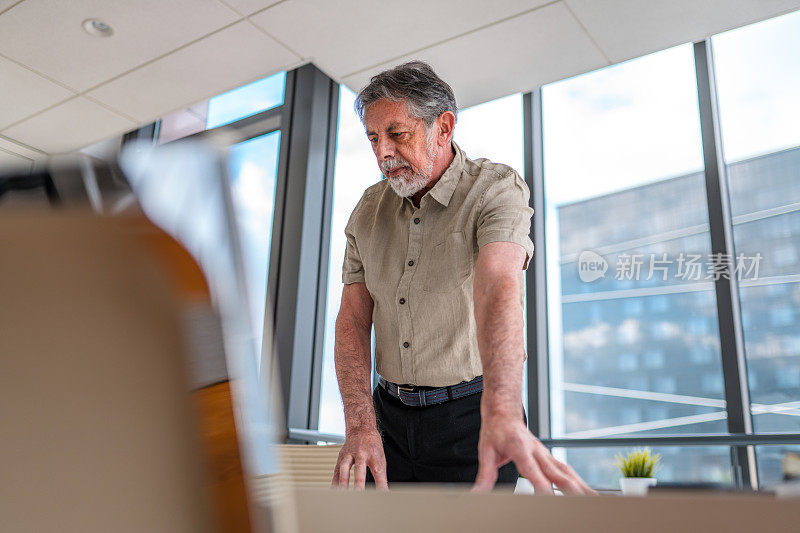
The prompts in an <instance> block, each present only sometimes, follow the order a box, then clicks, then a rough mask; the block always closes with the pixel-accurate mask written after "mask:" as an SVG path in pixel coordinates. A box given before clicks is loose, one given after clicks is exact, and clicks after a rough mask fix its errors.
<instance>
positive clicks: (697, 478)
mask: <svg viewBox="0 0 800 533" xmlns="http://www.w3.org/2000/svg"><path fill="white" fill-rule="evenodd" d="M633 449H636V448H622V447H620V448H554V449H553V455H555V456H556V457H558V458H560V459H562V460H564V461H566V462H567V463H569V464H570V465H571V466H572V467H573V468H574V469H575V471H576V472H577V473H578V474H579V475H580V476H581V477H582V478H583V479H584V480H585V481H586V483H588V484H589V486H591V487H593V488H596V489H613V490H618V489H619V478H620V477H621V475H620V471H619V468H617V466H616V459H615V457H616V455H617V454H622V455H625V454H626V453H627V452H628V451H630V450H633ZM650 450H651V451H652V452H653V453H658V454H661V462H660V467H659V469H658V471H657V472H656V474H655V478H656V479H658V482H659V483H720V484H724V485H733V484H734V480H735V479H736V478H735V476H734V475H733V470H732V467H731V454H730V451H729V448H727V447H725V446H685V447H684V446H663V447H661V446H655V447H653V446H651V447H650Z"/></svg>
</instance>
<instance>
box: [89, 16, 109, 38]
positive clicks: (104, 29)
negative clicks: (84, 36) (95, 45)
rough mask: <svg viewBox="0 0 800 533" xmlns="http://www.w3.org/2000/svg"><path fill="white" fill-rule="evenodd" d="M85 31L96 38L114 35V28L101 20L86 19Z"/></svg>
mask: <svg viewBox="0 0 800 533" xmlns="http://www.w3.org/2000/svg"><path fill="white" fill-rule="evenodd" d="M83 29H84V30H86V33H88V34H89V35H94V36H95V37H111V36H112V35H114V28H112V27H111V26H109V25H108V24H106V23H105V22H103V21H102V20H100V19H86V20H84V21H83Z"/></svg>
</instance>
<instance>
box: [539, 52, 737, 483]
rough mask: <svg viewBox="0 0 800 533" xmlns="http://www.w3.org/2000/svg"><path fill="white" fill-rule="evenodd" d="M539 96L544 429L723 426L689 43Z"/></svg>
mask: <svg viewBox="0 0 800 533" xmlns="http://www.w3.org/2000/svg"><path fill="white" fill-rule="evenodd" d="M542 98H543V106H544V107H543V111H544V117H543V118H544V149H545V154H544V164H545V228H546V230H545V231H546V258H547V259H546V260H547V271H546V272H547V291H548V319H549V329H550V331H549V344H550V368H551V391H552V392H551V412H552V431H553V435H554V436H556V437H572V438H587V437H610V436H621V435H646V434H687V433H713V432H726V431H727V426H726V411H725V401H724V391H723V379H722V366H721V359H720V347H719V333H718V322H717V313H716V299H715V293H714V286H713V279H711V276H712V273H711V272H710V271H709V268H710V265H709V261H710V257H709V252H710V238H709V229H708V213H707V207H706V196H705V184H704V179H703V173H702V170H703V157H702V144H701V140H700V119H699V114H698V104H697V88H696V81H695V71H694V56H693V51H692V46H691V45H684V46H680V47H677V48H672V49H670V50H666V51H663V52H659V53H657V54H653V55H650V56H646V57H643V58H640V59H636V60H633V61H630V62H628V63H623V64H621V65H616V66H613V67H609V68H606V69H603V70H600V71H597V72H592V73H589V74H586V75H582V76H579V77H576V78H572V79H569V80H565V81H561V82H557V83H554V84H551V85H548V86H546V87H544V88H543V93H542ZM591 453H596V452H589V451H570V452H569V454H570V459H572V458H573V457H575V458H576V459H577V458H580V457H587V459H586V461H587V462H586V468H587V469H588V468H589V467H590V466H591V462H592V460H594V459H598V457H599V456H596V455H595V456H592V455H591ZM670 453H672V452H670ZM675 453H680V454H684V453H686V454H688V453H689V452H688V450H683V449H681V450H680V451H675ZM692 453H694V454H695V455H696V456H698V457H699V458H702V457H707V459H708V460H709V461H711V460H712V457H713V456H715V454H718V452H717V451H714V450H711V449H709V448H698V449H697V450H696V451H695V452H692ZM612 455H613V454H612ZM723 455H724V461H723V462H724V463H725V464H728V463H729V455H728V453H727V451H725V452H724V454H723ZM689 457H690V455H687V459H686V462H685V463H684V464H685V465H688V464H689V461H690V459H689ZM598 460H599V459H598ZM692 460H694V459H692ZM697 461H698V463H700V462H702V460H701V459H697ZM676 468H677V467H676ZM681 468H684V467H681ZM686 468H688V467H686ZM725 468H728V467H727V466H726V467H725ZM675 472H676V473H675V476H676V477H677V476H684V474H686V476H689V474H688V473H687V472H688V471H687V470H685V468H684V470H675ZM692 472H694V471H692ZM587 473H588V471H587ZM591 475H592V476H594V475H595V474H591ZM597 475H598V476H599V475H600V474H597ZM603 475H607V474H603ZM697 475H698V476H700V474H697ZM705 475H706V473H703V476H705ZM692 476H695V474H691V476H689V477H687V479H689V478H691V479H694V477H692ZM684 477H685V476H684ZM695 477H696V476H695ZM593 479H595V480H596V481H597V482H599V481H600V480H601V479H604V480H605V481H604V482H605V483H608V479H607V478H600V477H594V478H593Z"/></svg>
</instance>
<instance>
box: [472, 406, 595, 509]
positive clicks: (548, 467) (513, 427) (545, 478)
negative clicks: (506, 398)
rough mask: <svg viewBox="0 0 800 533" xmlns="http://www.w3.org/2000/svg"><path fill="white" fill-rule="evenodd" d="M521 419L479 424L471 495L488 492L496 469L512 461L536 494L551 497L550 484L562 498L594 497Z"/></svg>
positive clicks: (503, 418) (494, 417) (494, 418)
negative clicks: (574, 495)
mask: <svg viewBox="0 0 800 533" xmlns="http://www.w3.org/2000/svg"><path fill="white" fill-rule="evenodd" d="M520 418H521V417H511V416H506V415H488V416H484V417H483V418H482V420H481V433H480V438H479V441H478V463H479V466H478V477H476V478H475V485H474V487H473V491H475V492H486V491H490V490H492V488H493V487H494V485H495V482H496V481H497V469H498V468H500V467H501V466H503V465H504V464H506V463H507V462H508V461H514V464H515V465H516V466H517V470H519V473H520V474H521V475H522V476H525V477H526V478H528V480H529V481H530V482H531V484H532V485H533V487H534V490H535V492H536V493H538V494H553V484H555V486H556V487H558V488H559V489H560V490H561V491H562V492H564V493H565V494H577V495H589V494H593V495H596V494H597V493H596V492H595V491H593V490H592V489H591V488H589V486H588V485H587V484H586V483H585V482H584V481H583V480H582V479H581V478H580V476H578V474H576V473H575V471H574V470H573V469H572V467H570V466H569V465H567V464H564V463H562V462H561V461H559V460H558V459H556V458H555V457H553V456H552V455H551V454H550V452H549V451H548V450H547V448H546V447H545V446H544V444H542V443H541V442H540V441H539V439H537V438H536V437H534V436H533V434H532V433H531V432H530V431H529V430H528V428H527V427H525V424H524V423H523V422H522V420H521V419H520Z"/></svg>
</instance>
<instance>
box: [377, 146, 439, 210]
mask: <svg viewBox="0 0 800 533" xmlns="http://www.w3.org/2000/svg"><path fill="white" fill-rule="evenodd" d="M433 140H434V136H433V135H430V136H429V137H428V142H427V144H428V146H427V148H428V158H429V159H430V163H429V164H428V165H427V166H426V167H425V168H422V169H420V170H419V171H417V172H413V171H412V170H411V165H410V164H409V163H408V161H406V160H405V159H403V158H392V159H386V160H384V161H381V164H380V167H381V171H382V172H383V175H384V176H386V180H387V181H388V182H389V186H390V187H391V188H392V190H393V191H394V192H395V193H396V194H397V195H398V196H400V197H401V198H406V197H408V196H413V195H414V194H416V193H418V192H419V191H421V190H422V189H424V188H425V186H426V185H427V184H428V182H429V181H430V180H431V175H432V174H433V160H434V157H435V148H436V145H435V143H434V142H433ZM403 166H405V167H408V168H406V169H404V170H403V171H402V172H401V173H400V174H398V175H396V176H391V175H389V171H390V170H393V169H395V168H398V167H403Z"/></svg>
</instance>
